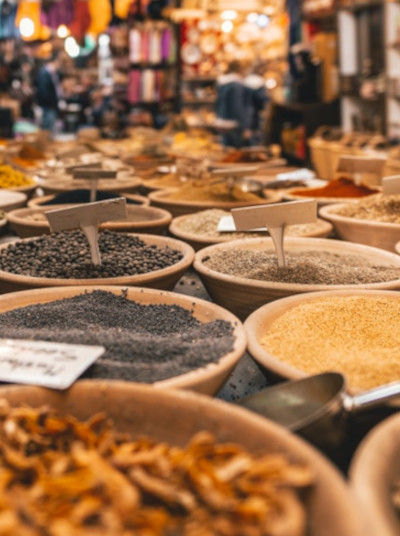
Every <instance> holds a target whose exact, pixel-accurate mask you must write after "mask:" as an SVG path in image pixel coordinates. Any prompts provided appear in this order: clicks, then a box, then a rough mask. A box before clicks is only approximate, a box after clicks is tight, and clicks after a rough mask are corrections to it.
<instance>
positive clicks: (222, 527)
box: [0, 399, 314, 536]
mask: <svg viewBox="0 0 400 536" xmlns="http://www.w3.org/2000/svg"><path fill="white" fill-rule="evenodd" d="M135 432H136V435H138V434H137V432H138V431H135ZM0 438H1V443H2V449H1V452H0V467H1V470H2V476H3V478H2V484H1V496H2V505H1V523H2V525H3V527H4V531H3V534H10V535H11V534H13V535H15V536H17V535H20V536H41V535H43V534H46V535H48V536H60V535H76V536H78V535H79V536H94V535H96V536H112V535H114V536H117V535H120V536H122V535H124V536H140V535H143V536H144V535H149V536H150V535H159V536H171V535H172V534H175V535H187V536H189V535H195V534H196V535H210V534H212V535H214V536H244V535H252V536H272V535H278V534H285V536H305V534H306V526H307V524H308V523H307V521H308V520H307V512H306V508H305V504H304V501H303V498H302V493H301V492H302V491H303V490H304V489H305V488H308V487H310V486H311V485H312V484H313V480H314V477H313V474H312V472H311V470H310V469H309V468H308V467H307V466H306V465H303V464H299V463H293V462H291V461H289V460H288V459H287V457H286V456H284V455H280V454H273V453H271V454H263V455H261V456H255V455H254V454H252V453H250V452H248V451H246V450H245V449H243V448H242V447H241V446H239V445H236V444H232V443H217V442H216V441H215V439H214V438H213V436H212V435H211V434H209V433H207V432H200V433H197V434H196V435H194V436H193V437H192V438H191V440H190V441H189V443H188V444H187V445H186V446H185V447H183V448H182V447H176V446H172V445H168V444H167V443H158V442H156V441H153V440H152V439H151V438H146V437H142V438H140V439H136V440H135V439H133V438H130V437H129V436H128V435H127V434H125V435H124V436H122V435H121V434H118V433H117V432H116V429H115V427H114V425H113V424H112V423H111V422H110V421H108V420H106V418H105V416H104V415H102V414H97V415H94V416H93V417H91V418H90V419H89V420H88V421H86V422H81V421H78V420H77V419H76V418H74V417H72V416H61V415H59V414H58V413H56V412H54V411H52V410H49V409H48V408H39V409H33V408H30V407H17V408H9V407H8V405H7V402H6V401H5V400H4V399H1V400H0ZM282 527H285V531H284V533H283V532H282V531H281V528H282Z"/></svg>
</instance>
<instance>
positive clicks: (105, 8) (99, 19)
mask: <svg viewBox="0 0 400 536" xmlns="http://www.w3.org/2000/svg"><path fill="white" fill-rule="evenodd" d="M89 13H90V18H91V22H90V26H89V29H88V33H90V34H93V35H99V34H101V33H103V32H105V31H106V30H107V28H108V25H109V23H110V21H111V18H112V11H111V4H110V0H89Z"/></svg>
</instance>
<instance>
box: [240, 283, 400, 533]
mask: <svg viewBox="0 0 400 536" xmlns="http://www.w3.org/2000/svg"><path fill="white" fill-rule="evenodd" d="M362 295H368V296H373V295H377V296H394V297H395V298H397V299H399V297H400V294H399V293H398V292H394V291H387V290H386V291H385V290H363V289H360V290H355V289H351V290H331V291H324V292H312V293H311V292H310V293H307V294H298V295H296V296H290V297H288V298H284V299H282V300H277V301H275V302H273V303H267V304H266V305H263V306H262V307H260V308H259V309H257V310H256V311H254V313H253V314H251V315H250V316H249V317H248V318H247V320H246V322H245V324H244V327H245V330H246V333H247V341H248V344H247V349H248V351H249V353H250V354H251V355H252V356H253V357H254V359H255V360H256V361H257V362H258V363H259V364H260V365H262V367H264V368H265V369H267V370H269V371H272V372H273V373H274V374H276V375H277V376H279V377H281V378H285V379H289V380H297V379H300V378H304V377H306V376H308V373H306V372H304V371H303V370H300V369H298V368H296V367H294V366H292V365H290V364H288V363H285V362H284V361H282V360H281V359H279V358H277V357H274V356H273V355H272V354H270V353H269V352H267V351H266V350H265V349H264V348H263V347H262V346H261V344H260V342H259V339H260V337H261V336H263V335H265V333H266V332H267V331H268V329H269V327H270V326H271V324H272V323H273V322H274V321H275V320H276V319H277V318H278V317H280V316H281V315H282V314H284V313H286V312H287V311H288V310H289V309H291V308H292V307H296V306H298V305H300V304H302V303H311V302H312V301H313V300H314V301H315V300H318V299H320V298H324V297H328V296H362ZM339 372H340V371H339ZM350 390H351V389H350ZM374 534H375V533H374ZM376 534H379V536H380V533H376Z"/></svg>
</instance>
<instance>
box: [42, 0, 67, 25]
mask: <svg viewBox="0 0 400 536" xmlns="http://www.w3.org/2000/svg"><path fill="white" fill-rule="evenodd" d="M73 16H74V0H46V1H42V7H41V13H40V18H41V21H42V23H43V24H45V25H46V26H48V27H49V28H52V29H53V30H57V28H58V27H59V26H60V25H61V24H65V25H66V26H69V25H70V23H71V22H72V19H73Z"/></svg>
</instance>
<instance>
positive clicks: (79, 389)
mask: <svg viewBox="0 0 400 536" xmlns="http://www.w3.org/2000/svg"><path fill="white" fill-rule="evenodd" d="M0 394H1V395H2V396H4V397H5V398H6V399H7V400H8V401H9V402H10V404H11V405H12V406H18V405H22V404H24V405H27V404H29V405H31V406H34V407H39V406H41V405H44V404H45V405H48V406H50V407H52V408H55V409H56V410H58V411H61V412H62V413H64V414H65V413H68V414H72V415H74V416H76V417H78V418H79V419H83V420H87V419H88V418H89V417H90V416H92V415H93V414H94V413H98V412H105V413H106V414H107V416H108V417H109V418H111V419H112V420H113V421H114V423H115V425H116V427H117V429H118V431H120V432H122V433H129V434H131V435H132V436H133V437H136V438H137V437H140V436H143V435H146V436H150V437H152V438H153V439H154V440H156V441H162V442H167V443H169V444H172V445H177V446H183V445H185V444H186V443H187V442H188V441H189V439H190V438H191V437H192V436H193V434H195V433H196V432H199V431H202V430H208V431H209V432H211V433H212V434H213V435H214V436H215V438H216V440H217V441H219V442H234V443H239V444H240V445H242V446H243V447H244V448H246V449H248V450H249V451H251V452H253V453H254V454H257V453H264V454H265V453H269V452H277V453H280V454H283V455H286V456H288V457H289V458H290V459H292V460H293V461H298V462H303V463H306V464H308V465H309V466H311V467H312V468H313V470H314V473H315V484H314V486H313V487H312V488H311V490H310V492H309V494H308V500H307V505H308V515H309V531H308V532H307V534H308V536H365V534H366V532H365V526H364V522H363V520H362V516H361V515H360V513H359V511H358V509H357V505H356V503H355V501H354V498H353V497H352V495H351V494H350V492H349V489H348V487H347V486H346V484H345V482H344V480H343V478H342V477H341V475H340V474H339V473H338V471H337V469H335V468H334V467H333V466H332V465H331V463H330V462H328V461H327V460H326V459H325V458H324V457H323V456H322V455H321V454H320V453H319V452H318V451H317V450H315V449H314V448H313V447H311V446H310V445H308V444H307V443H306V442H304V441H303V440H301V439H299V438H298V437H296V436H294V435H293V434H290V433H289V432H287V431H286V430H284V429H283V428H282V427H280V426H277V425H276V424H274V423H272V422H270V421H268V420H266V419H262V418H261V417H259V416H257V415H254V414H252V413H250V412H248V411H246V410H245V409H242V408H239V407H237V406H234V405H230V404H227V403H225V402H221V401H218V400H215V399H210V398H208V397H204V396H201V395H197V394H194V393H189V392H186V391H168V390H161V389H154V388H153V387H150V386H146V385H138V384H134V383H125V382H99V381H82V382H78V383H77V384H75V385H74V386H73V387H71V389H69V390H68V391H65V392H55V391H51V390H50V389H41V388H38V387H16V386H10V387H3V388H1V389H0Z"/></svg>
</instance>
